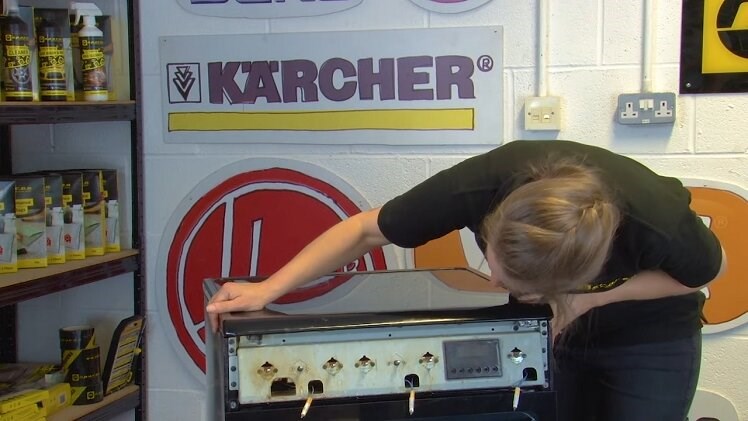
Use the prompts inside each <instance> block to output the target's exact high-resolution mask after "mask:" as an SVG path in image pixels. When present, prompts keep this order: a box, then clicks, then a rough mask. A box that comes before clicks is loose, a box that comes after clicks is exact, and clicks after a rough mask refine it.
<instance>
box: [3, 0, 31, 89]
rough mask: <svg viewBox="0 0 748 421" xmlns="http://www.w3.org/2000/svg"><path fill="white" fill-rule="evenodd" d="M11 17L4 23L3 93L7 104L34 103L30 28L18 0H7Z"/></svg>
mask: <svg viewBox="0 0 748 421" xmlns="http://www.w3.org/2000/svg"><path fill="white" fill-rule="evenodd" d="M6 5H7V7H8V16H7V17H6V18H5V19H4V20H3V21H2V26H0V34H2V41H0V42H1V43H2V48H3V54H2V56H3V66H2V69H0V70H2V79H3V82H4V88H3V91H4V93H5V100H6V101H32V100H33V99H34V92H33V89H32V86H31V49H30V48H29V26H28V25H27V24H26V22H24V21H23V19H21V16H20V13H19V9H18V2H17V0H6Z"/></svg>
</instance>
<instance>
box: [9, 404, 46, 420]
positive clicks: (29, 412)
mask: <svg viewBox="0 0 748 421" xmlns="http://www.w3.org/2000/svg"><path fill="white" fill-rule="evenodd" d="M43 416H44V411H43V410H42V409H41V407H40V406H39V405H37V404H31V405H26V406H24V407H22V408H18V409H16V410H15V411H11V412H8V413H7V414H2V415H0V421H34V420H38V419H39V417H43Z"/></svg>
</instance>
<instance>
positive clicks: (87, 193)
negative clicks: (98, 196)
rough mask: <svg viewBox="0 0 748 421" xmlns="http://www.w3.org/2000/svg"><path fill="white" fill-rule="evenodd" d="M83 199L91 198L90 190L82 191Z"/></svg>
mask: <svg viewBox="0 0 748 421" xmlns="http://www.w3.org/2000/svg"><path fill="white" fill-rule="evenodd" d="M83 200H84V201H86V200H91V192H83Z"/></svg>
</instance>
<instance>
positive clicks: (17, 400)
mask: <svg viewBox="0 0 748 421" xmlns="http://www.w3.org/2000/svg"><path fill="white" fill-rule="evenodd" d="M46 399H49V392H48V391H46V390H38V389H31V390H24V391H23V392H16V393H11V394H8V395H3V396H0V414H5V413H8V412H10V411H14V410H16V409H19V408H23V407H24V406H29V405H36V404H37V403H40V402H43V401H44V400H46Z"/></svg>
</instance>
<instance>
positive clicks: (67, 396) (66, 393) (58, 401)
mask: <svg viewBox="0 0 748 421" xmlns="http://www.w3.org/2000/svg"><path fill="white" fill-rule="evenodd" d="M47 391H48V392H49V399H47V400H45V401H44V402H42V410H43V411H44V414H45V415H46V416H50V415H53V414H55V413H56V412H59V411H60V410H61V409H63V408H66V407H68V406H70V405H71V403H72V396H71V389H70V383H57V384H55V385H52V386H49V387H47Z"/></svg>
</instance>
